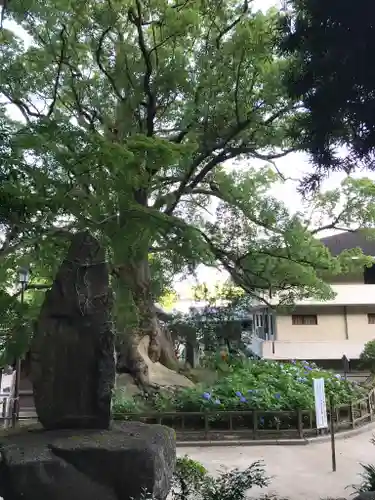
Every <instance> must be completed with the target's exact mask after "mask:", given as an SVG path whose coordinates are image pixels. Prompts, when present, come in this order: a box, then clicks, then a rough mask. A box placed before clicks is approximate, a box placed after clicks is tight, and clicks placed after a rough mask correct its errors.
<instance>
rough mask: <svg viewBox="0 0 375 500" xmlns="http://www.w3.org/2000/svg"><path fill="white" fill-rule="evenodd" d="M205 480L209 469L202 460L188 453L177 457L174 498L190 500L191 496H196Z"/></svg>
mask: <svg viewBox="0 0 375 500" xmlns="http://www.w3.org/2000/svg"><path fill="white" fill-rule="evenodd" d="M205 480H207V470H206V468H205V467H204V466H203V465H202V464H201V463H200V462H197V461H196V460H192V459H191V458H189V457H188V456H187V455H185V456H184V457H179V458H177V461H176V468H175V471H174V475H173V485H172V488H173V499H174V500H188V499H189V498H190V496H193V497H195V498H196V495H197V493H198V492H199V491H200V490H201V489H202V486H203V483H204V481H205Z"/></svg>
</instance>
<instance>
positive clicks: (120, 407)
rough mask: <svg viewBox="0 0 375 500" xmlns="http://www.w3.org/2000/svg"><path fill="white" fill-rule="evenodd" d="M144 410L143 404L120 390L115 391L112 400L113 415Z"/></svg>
mask: <svg viewBox="0 0 375 500" xmlns="http://www.w3.org/2000/svg"><path fill="white" fill-rule="evenodd" d="M142 411H145V404H144V403H143V402H142V401H140V400H139V399H135V398H133V397H131V396H129V395H127V394H125V393H124V392H123V391H121V390H117V391H115V394H114V397H113V400H112V413H113V414H114V415H126V414H127V413H141V412H142Z"/></svg>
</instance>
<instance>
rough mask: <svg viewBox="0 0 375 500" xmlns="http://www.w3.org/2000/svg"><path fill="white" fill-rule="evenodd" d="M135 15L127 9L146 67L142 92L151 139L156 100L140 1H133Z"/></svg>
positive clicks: (131, 10) (132, 10) (148, 133)
mask: <svg viewBox="0 0 375 500" xmlns="http://www.w3.org/2000/svg"><path fill="white" fill-rule="evenodd" d="M135 4H136V8H137V15H136V14H135V12H134V9H133V8H130V9H129V13H128V18H129V20H130V22H132V23H133V24H134V26H135V27H136V29H137V33H138V44H139V48H140V50H141V53H142V57H143V61H144V64H145V67H146V71H145V73H144V76H143V90H144V93H145V95H146V99H147V104H146V130H147V136H148V137H152V136H153V135H154V120H155V116H156V98H155V95H154V93H153V91H152V89H151V76H152V70H153V68H152V61H151V51H149V49H148V48H147V45H146V41H145V37H144V34H143V29H142V14H143V13H142V5H141V2H140V0H135Z"/></svg>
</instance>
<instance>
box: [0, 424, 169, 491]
mask: <svg viewBox="0 0 375 500" xmlns="http://www.w3.org/2000/svg"><path fill="white" fill-rule="evenodd" d="M0 458H1V460H0V496H2V497H3V498H4V500H19V499H20V498H22V499H23V500H44V499H45V500H130V499H132V498H133V499H134V500H138V499H139V498H140V497H141V496H142V493H143V492H144V491H145V490H147V491H149V492H150V493H151V494H153V495H154V498H155V499H160V500H165V498H166V497H167V495H168V493H169V489H170V486H171V479H172V475H173V471H174V466H175V460H176V445H175V438H174V431H173V430H172V429H169V428H167V427H164V426H161V425H145V424H141V423H122V424H117V423H116V424H114V425H113V426H112V428H111V429H109V430H102V431H95V430H80V431H73V430H56V431H45V430H33V431H22V430H21V431H19V433H18V434H16V435H9V436H8V437H6V438H0Z"/></svg>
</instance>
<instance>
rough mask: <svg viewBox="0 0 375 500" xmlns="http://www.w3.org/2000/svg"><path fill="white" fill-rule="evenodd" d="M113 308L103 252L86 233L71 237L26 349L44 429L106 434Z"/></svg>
mask: <svg viewBox="0 0 375 500" xmlns="http://www.w3.org/2000/svg"><path fill="white" fill-rule="evenodd" d="M112 303H113V300H112V292H111V289H110V286H109V273H108V266H107V263H106V258H105V250H104V248H103V247H102V246H101V245H100V244H99V242H98V240H97V239H96V238H94V237H93V236H92V235H91V234H90V233H88V232H82V233H78V234H76V235H74V237H73V238H72V242H71V245H70V248H69V251H68V254H67V257H66V258H65V259H64V261H63V263H62V264H61V266H60V268H59V271H58V272H57V275H56V278H55V280H54V282H53V285H52V287H51V289H50V290H49V291H48V292H47V293H46V297H45V301H44V303H43V305H42V308H41V312H40V315H39V318H38V322H37V326H36V331H35V333H34V337H33V340H32V343H31V349H30V359H31V381H32V384H33V392H34V401H35V409H36V412H37V414H38V417H39V421H40V422H41V423H42V425H43V426H44V427H45V428H46V429H59V428H60V429H64V428H84V429H87V428H97V429H102V428H103V429H106V428H108V426H109V423H110V408H111V395H112V389H113V386H114V380H115V359H114V333H113V329H112V318H111V310H112Z"/></svg>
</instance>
